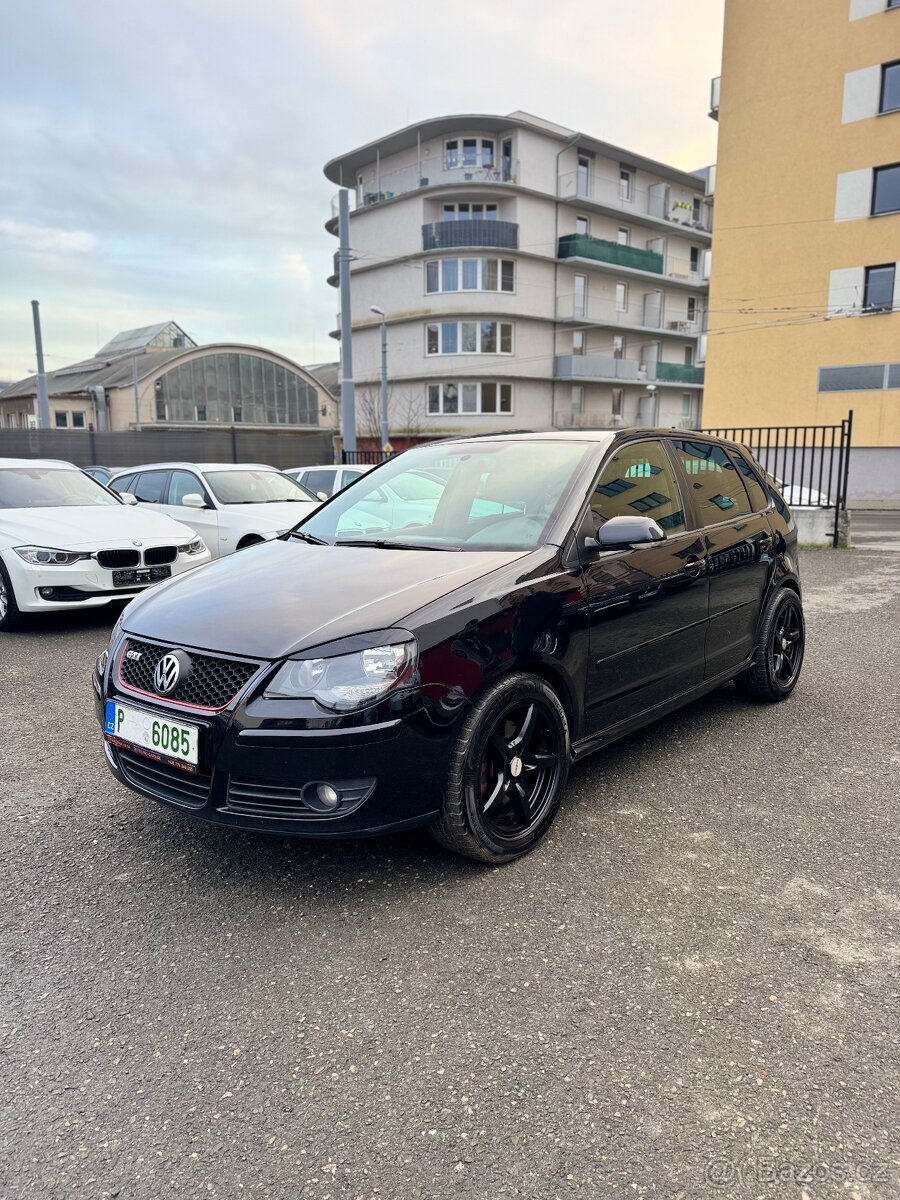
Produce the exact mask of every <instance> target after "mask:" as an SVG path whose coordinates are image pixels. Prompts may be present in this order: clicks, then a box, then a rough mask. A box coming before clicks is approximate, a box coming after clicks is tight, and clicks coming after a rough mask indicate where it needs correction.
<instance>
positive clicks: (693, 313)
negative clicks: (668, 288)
mask: <svg viewBox="0 0 900 1200" xmlns="http://www.w3.org/2000/svg"><path fill="white" fill-rule="evenodd" d="M687 319H688V320H689V321H691V322H694V321H696V319H697V301H696V299H695V298H694V297H693V296H688V302H687Z"/></svg>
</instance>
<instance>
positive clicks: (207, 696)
mask: <svg viewBox="0 0 900 1200" xmlns="http://www.w3.org/2000/svg"><path fill="white" fill-rule="evenodd" d="M171 649H175V647H170V646H157V645H156V644H155V643H153V642H143V641H138V640H137V639H135V638H129V639H128V641H127V642H126V643H125V645H124V646H123V647H122V654H121V657H120V660H119V682H120V683H121V684H122V686H123V687H126V688H136V689H137V690H138V691H140V692H149V693H150V694H151V695H158V694H159V693H157V691H156V688H155V687H154V686H153V673H154V671H155V670H156V664H157V663H158V662H159V660H160V659H161V658H162V656H163V655H164V654H168V652H169V651H170V650H171ZM187 653H188V658H189V659H190V661H191V669H190V671H189V672H188V674H187V676H186V677H184V678H182V679H181V680H180V682H179V683H178V684H177V685H176V687H175V689H174V690H173V691H171V692H169V693H168V694H167V695H165V696H163V697H161V698H162V699H164V700H170V701H171V702H172V703H173V704H185V705H188V706H190V707H192V708H207V709H220V708H225V707H226V706H227V705H228V704H230V703H231V701H232V700H233V699H234V698H235V696H236V695H237V694H238V692H239V691H240V690H241V688H242V687H244V685H245V684H246V683H248V682H249V681H250V679H252V677H253V676H254V675H255V674H256V672H257V671H258V670H259V663H255V662H246V661H244V660H242V659H235V658H214V657H213V656H212V655H210V654H193V653H190V652H187ZM129 654H137V655H138V656H139V657H137V658H129Z"/></svg>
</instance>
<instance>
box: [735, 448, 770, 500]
mask: <svg viewBox="0 0 900 1200" xmlns="http://www.w3.org/2000/svg"><path fill="white" fill-rule="evenodd" d="M731 457H732V458H733V459H734V461H735V463H736V465H737V469H738V471H739V472H740V475H741V479H743V481H744V487H745V488H746V489H747V491H748V492H749V494H750V503H751V504H752V505H753V511H754V512H761V511H762V509H764V508H768V506H769V501H768V498H767V497H766V493H765V492H764V491H763V489H762V484H761V483H760V482H759V480H758V479H757V478H756V472H755V471H754V470H753V468H752V467H751V466H750V464H749V463H748V462H747V460H746V458H744V456H743V454H738V452H737V451H736V450H732V452H731Z"/></svg>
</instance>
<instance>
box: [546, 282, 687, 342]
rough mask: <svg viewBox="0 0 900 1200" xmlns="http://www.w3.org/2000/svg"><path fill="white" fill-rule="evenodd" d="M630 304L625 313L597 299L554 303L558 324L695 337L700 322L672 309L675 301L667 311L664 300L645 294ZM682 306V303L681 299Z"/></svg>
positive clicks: (566, 299) (564, 299) (572, 298)
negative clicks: (606, 326) (608, 326)
mask: <svg viewBox="0 0 900 1200" xmlns="http://www.w3.org/2000/svg"><path fill="white" fill-rule="evenodd" d="M630 299H631V303H630V304H629V307H628V308H627V309H625V310H624V311H620V310H619V309H618V308H617V307H616V302H615V300H607V299H596V298H594V297H592V296H587V297H584V296H580V295H578V294H575V295H569V296H560V297H559V298H558V299H557V301H556V319H557V321H586V322H588V323H589V324H595V325H612V326H623V327H630V328H632V329H653V330H659V331H660V333H663V334H665V333H670V334H672V335H673V336H686V337H692V338H693V337H698V336H699V335H700V333H701V332H702V330H701V324H700V320H698V319H697V318H696V317H695V318H694V320H688V318H687V316H686V315H681V313H680V312H679V310H678V309H677V308H675V301H674V299H673V300H672V301H671V302H670V304H669V306H668V309H667V306H666V297H665V296H663V295H660V294H658V293H656V292H648V293H646V294H645V295H644V296H643V298H641V297H640V296H637V295H632V296H631V298H630ZM682 303H683V299H682Z"/></svg>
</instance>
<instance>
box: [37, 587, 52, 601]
mask: <svg viewBox="0 0 900 1200" xmlns="http://www.w3.org/2000/svg"><path fill="white" fill-rule="evenodd" d="M38 591H39V592H40V596H41V599H42V600H52V599H53V588H38Z"/></svg>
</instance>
